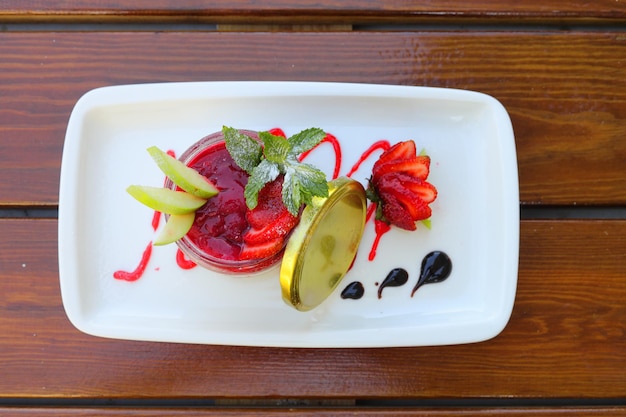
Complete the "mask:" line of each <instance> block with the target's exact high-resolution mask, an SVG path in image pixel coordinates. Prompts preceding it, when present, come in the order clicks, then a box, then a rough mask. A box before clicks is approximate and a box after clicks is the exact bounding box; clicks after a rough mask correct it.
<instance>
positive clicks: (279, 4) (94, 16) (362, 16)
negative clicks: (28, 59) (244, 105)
mask: <svg viewBox="0 0 626 417" xmlns="http://www.w3.org/2000/svg"><path fill="white" fill-rule="evenodd" d="M0 19H4V20H7V21H31V22H32V21H42V20H44V21H64V22H71V21H100V22H101V21H137V20H139V19H140V20H143V21H163V20H166V21H183V22H185V21H187V22H188V21H192V22H197V21H210V22H241V23H252V24H254V23H259V22H278V23H287V24H293V23H294V22H296V23H320V22H322V23H337V22H341V23H346V22H347V23H372V22H375V23H379V22H393V23H395V24H397V23H407V22H442V21H445V22H447V23H450V22H467V21H480V22H490V23H493V22H500V23H501V22H514V23H519V22H520V21H522V22H535V23H537V22H541V23H545V22H551V23H559V24H562V23H565V22H568V23H580V22H582V23H589V22H591V23H598V22H601V23H602V22H623V21H624V20H626V6H625V5H624V4H623V2H621V1H614V0H595V1H593V2H583V1H568V0H525V1H520V2H502V1H498V0H481V1H472V2H467V1H463V0H437V1H436V0H427V1H418V0H410V1H401V0H392V1H384V2H381V1H371V0H350V1H339V0H323V1H314V0H301V1H298V2H294V1H288V0H270V1H263V2H259V1H252V0H214V1H211V2H206V1H203V0H188V1H185V2H171V1H167V0H156V1H151V0H136V1H133V2H127V1H119V0H99V1H93V0H78V1H71V0H63V1H54V2H50V1H46V0H11V1H6V0H5V1H2V2H0Z"/></svg>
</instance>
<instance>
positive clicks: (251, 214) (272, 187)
mask: <svg viewBox="0 0 626 417" xmlns="http://www.w3.org/2000/svg"><path fill="white" fill-rule="evenodd" d="M282 190H283V182H282V178H281V179H280V180H278V179H277V180H275V181H272V182H270V183H269V184H267V185H266V186H265V187H263V188H262V189H261V191H259V197H258V203H257V206H256V207H255V208H254V209H253V210H248V211H247V212H246V220H248V223H250V226H251V227H252V228H254V229H261V228H263V227H265V226H267V225H268V224H270V223H273V222H275V221H276V219H278V218H279V217H280V216H281V215H282V214H283V212H285V211H287V209H286V208H285V205H284V204H283V200H282Z"/></svg>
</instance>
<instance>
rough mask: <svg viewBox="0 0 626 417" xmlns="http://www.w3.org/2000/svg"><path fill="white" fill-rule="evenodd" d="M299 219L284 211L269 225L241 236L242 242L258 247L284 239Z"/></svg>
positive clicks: (253, 229)
mask: <svg viewBox="0 0 626 417" xmlns="http://www.w3.org/2000/svg"><path fill="white" fill-rule="evenodd" d="M298 220H299V218H298V217H297V216H294V215H293V214H291V213H289V212H288V211H287V210H286V209H285V210H284V211H283V212H282V213H281V214H280V216H279V217H278V218H277V219H276V220H274V221H273V222H271V223H267V224H265V226H263V227H261V228H251V229H250V230H248V231H247V232H246V233H245V234H244V235H243V241H244V242H245V243H249V244H251V245H258V244H261V243H263V242H266V241H268V240H274V239H276V238H284V237H285V236H286V235H287V234H289V232H291V229H293V228H294V227H295V225H296V224H298Z"/></svg>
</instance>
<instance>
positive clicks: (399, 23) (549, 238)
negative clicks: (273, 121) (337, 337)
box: [0, 0, 626, 416]
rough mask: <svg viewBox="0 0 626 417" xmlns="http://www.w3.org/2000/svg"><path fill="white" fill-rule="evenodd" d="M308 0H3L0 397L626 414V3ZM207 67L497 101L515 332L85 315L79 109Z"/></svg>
mask: <svg viewBox="0 0 626 417" xmlns="http://www.w3.org/2000/svg"><path fill="white" fill-rule="evenodd" d="M124 3H129V4H128V5H125V4H124ZM208 3H210V4H208ZM257 3H258V4H257ZM293 3H294V4H290V2H287V1H284V0H270V1H264V2H251V1H243V0H241V1H239V0H230V1H225V0H217V1H213V2H205V1H200V0H189V1H186V2H175V1H167V0H155V1H147V0H138V1H135V2H120V1H113V0H100V1H89V0H78V1H73V2H70V1H56V2H46V1H38V0H21V1H17V0H13V1H11V0H5V1H0V28H1V29H2V30H1V31H0V143H1V145H2V153H1V154H0V175H1V177H2V178H3V179H4V180H3V181H2V182H0V217H1V218H0V231H1V232H2V236H3V239H2V240H1V242H0V375H1V377H0V415H2V416H42V415H50V416H61V415H76V416H79V415H80V416H86V415H90V416H113V415H120V416H121V415H130V414H132V415H141V416H159V415H168V416H171V415H186V416H200V415H241V414H249V415H257V416H260V415H267V416H270V415H271V416H276V415H284V414H288V413H291V414H296V415H346V416H347V415H355V414H364V415H389V414H393V415H414V416H426V415H470V414H471V415H494V414H498V415H499V414H506V415H515V416H529V415H534V416H536V415H541V416H543V415H554V414H568V415H570V414H574V415H576V414H577V415H607V416H608V415H626V405H625V404H626V32H625V31H624V27H625V26H624V25H625V24H626V3H625V2H623V1H618V0H596V1H594V2H582V1H566V0H527V1H524V2H502V1H492V0H482V1H475V2H466V1H463V0H445V1H439V2H435V1H423V2H417V1H395V0H392V1H387V2H385V4H384V5H382V4H378V3H377V2H371V1H365V0H354V1H345V2H339V1H331V0H324V1H316V2H313V1H309V0H304V1H300V2H293ZM380 3H382V2H380ZM211 80H303V81H340V82H358V83H381V84H398V85H424V86H438V87H453V88H461V89H469V90H476V91H481V92H484V93H487V94H490V95H492V96H494V97H496V98H497V99H498V100H500V101H501V102H502V103H503V104H504V105H505V107H506V108H507V110H508V111H509V113H510V116H511V119H512V122H513V128H514V130H515V135H516V146H517V152H518V164H519V179H520V204H521V215H522V219H521V241H520V262H519V281H518V292H517V297H516V301H515V306H514V309H513V314H512V317H511V320H510V322H509V324H508V326H507V327H506V328H505V330H504V331H503V332H502V333H501V334H500V335H499V336H497V337H496V338H494V339H492V340H489V341H486V342H482V343H477V344H470V345H458V346H443V347H419V348H389V349H337V350H334V349H275V348H254V347H229V346H204V345H184V344H169V343H148V342H133V341H120V340H108V339H101V338H96V337H91V336H87V335H85V334H83V333H81V332H79V331H78V330H76V329H75V328H74V327H73V326H72V325H71V324H70V322H69V321H68V319H67V317H66V315H65V312H64V310H63V306H62V302H61V297H60V291H59V274H58V262H57V219H56V217H57V204H58V187H59V170H60V165H61V153H62V148H63V141H64V135H65V129H66V127H67V121H68V116H69V113H70V111H71V109H72V107H73V106H74V104H75V103H76V101H77V99H78V98H79V97H80V96H81V95H82V94H83V93H85V92H86V91H88V90H90V89H93V88H96V87H101V86H107V85H116V84H129V83H146V82H172V81H211Z"/></svg>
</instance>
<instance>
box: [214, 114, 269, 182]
mask: <svg viewBox="0 0 626 417" xmlns="http://www.w3.org/2000/svg"><path fill="white" fill-rule="evenodd" d="M222 133H223V135H224V142H226V149H227V150H228V153H230V156H231V157H232V158H233V159H234V161H235V163H236V164H237V165H239V167H240V168H241V169H243V170H244V171H246V172H247V173H248V174H252V170H253V169H254V168H255V167H256V166H257V165H259V163H260V162H261V157H262V156H263V147H262V146H261V144H260V143H259V142H257V141H256V140H254V139H252V138H251V137H249V136H247V135H244V134H243V133H241V132H239V131H238V130H237V129H234V128H232V127H227V126H224V127H222Z"/></svg>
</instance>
